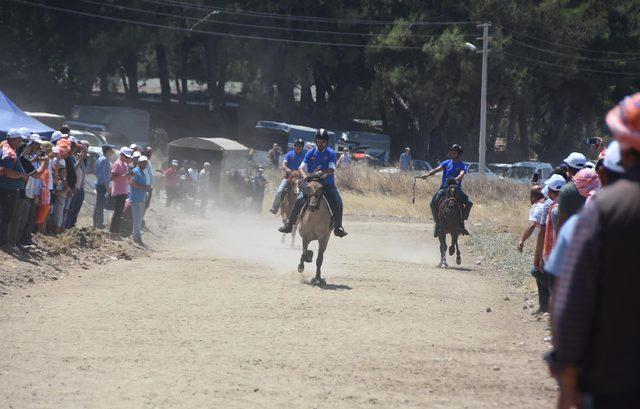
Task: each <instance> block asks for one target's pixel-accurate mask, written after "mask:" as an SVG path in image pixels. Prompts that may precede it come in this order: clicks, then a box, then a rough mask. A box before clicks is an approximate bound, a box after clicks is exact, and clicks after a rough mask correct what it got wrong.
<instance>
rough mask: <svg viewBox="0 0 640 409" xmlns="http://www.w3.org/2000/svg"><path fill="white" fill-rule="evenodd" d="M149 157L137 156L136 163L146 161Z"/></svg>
mask: <svg viewBox="0 0 640 409" xmlns="http://www.w3.org/2000/svg"><path fill="white" fill-rule="evenodd" d="M148 161H149V158H147V157H146V156H145V155H140V157H139V158H138V163H140V162H148Z"/></svg>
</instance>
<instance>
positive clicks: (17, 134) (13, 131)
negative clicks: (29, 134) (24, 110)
mask: <svg viewBox="0 0 640 409" xmlns="http://www.w3.org/2000/svg"><path fill="white" fill-rule="evenodd" d="M14 138H22V135H20V131H19V130H17V129H15V128H11V129H9V131H7V139H14Z"/></svg>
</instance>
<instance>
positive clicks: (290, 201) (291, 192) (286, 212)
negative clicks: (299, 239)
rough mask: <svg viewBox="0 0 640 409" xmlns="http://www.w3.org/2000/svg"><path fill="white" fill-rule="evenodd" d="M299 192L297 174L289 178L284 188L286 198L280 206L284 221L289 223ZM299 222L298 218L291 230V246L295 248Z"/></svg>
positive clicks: (283, 238)
mask: <svg viewBox="0 0 640 409" xmlns="http://www.w3.org/2000/svg"><path fill="white" fill-rule="evenodd" d="M299 192H300V188H299V179H298V178H297V177H295V176H291V177H289V178H287V186H286V187H285V188H284V200H283V201H282V206H280V216H281V217H282V222H283V223H287V221H288V220H289V216H290V215H291V211H292V210H293V205H294V204H295V203H296V199H297V198H298V193H299ZM297 222H298V221H297V220H296V221H295V224H294V225H293V231H292V232H291V248H293V246H294V244H295V241H296V230H297V228H298V223H297ZM286 235H287V233H282V244H284V242H285V237H286Z"/></svg>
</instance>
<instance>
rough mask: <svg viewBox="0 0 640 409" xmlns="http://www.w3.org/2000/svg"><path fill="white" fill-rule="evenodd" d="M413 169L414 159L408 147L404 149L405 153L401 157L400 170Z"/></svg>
mask: <svg viewBox="0 0 640 409" xmlns="http://www.w3.org/2000/svg"><path fill="white" fill-rule="evenodd" d="M411 169H413V158H411V149H410V148H409V147H408V146H407V147H406V148H404V153H403V154H401V155H400V170H404V171H407V170H411Z"/></svg>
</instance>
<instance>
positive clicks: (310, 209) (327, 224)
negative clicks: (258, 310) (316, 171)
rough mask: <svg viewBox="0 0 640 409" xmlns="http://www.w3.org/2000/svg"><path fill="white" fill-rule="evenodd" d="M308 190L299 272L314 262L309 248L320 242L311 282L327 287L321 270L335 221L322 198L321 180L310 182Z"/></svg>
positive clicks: (301, 231) (301, 227)
mask: <svg viewBox="0 0 640 409" xmlns="http://www.w3.org/2000/svg"><path fill="white" fill-rule="evenodd" d="M308 189H309V194H308V203H307V206H306V209H304V210H303V212H302V215H301V216H300V224H299V231H300V237H301V238H302V255H301V256H300V264H298V272H299V273H302V272H303V271H304V263H311V262H312V261H313V251H311V250H308V247H309V243H311V242H312V241H313V240H318V256H317V257H316V276H315V278H314V279H313V280H311V284H315V285H325V284H326V282H325V280H324V279H323V278H322V272H321V268H322V261H323V260H324V252H325V250H326V249H327V244H328V243H329V238H330V237H331V231H332V230H333V221H332V219H331V212H330V210H329V205H328V204H327V202H326V200H325V199H324V198H323V197H322V191H323V186H322V183H321V182H320V181H319V180H313V179H312V180H310V181H309V187H308Z"/></svg>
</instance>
